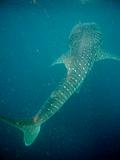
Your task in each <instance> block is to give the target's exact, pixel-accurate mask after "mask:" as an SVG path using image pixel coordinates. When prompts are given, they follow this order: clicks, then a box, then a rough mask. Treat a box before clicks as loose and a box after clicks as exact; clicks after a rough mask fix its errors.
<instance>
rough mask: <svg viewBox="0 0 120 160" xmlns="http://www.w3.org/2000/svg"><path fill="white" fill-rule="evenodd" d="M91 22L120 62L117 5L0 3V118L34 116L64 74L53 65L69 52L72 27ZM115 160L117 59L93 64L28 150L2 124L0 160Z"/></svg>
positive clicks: (118, 159)
mask: <svg viewBox="0 0 120 160" xmlns="http://www.w3.org/2000/svg"><path fill="white" fill-rule="evenodd" d="M79 22H81V23H84V22H95V23H96V24H97V25H98V26H100V29H101V32H102V33H103V49H105V51H107V52H110V53H111V54H113V55H115V56H117V57H120V1H119V0H96V1H95V0H33V1H32V0H18V1H16V0H1V1H0V114H1V115H6V116H8V117H11V118H18V119H19V118H21V119H22V118H27V117H28V118H29V117H32V116H33V115H34V114H35V113H36V112H37V111H38V110H39V109H40V107H41V105H42V104H43V102H44V101H45V100H46V99H47V97H48V96H49V94H50V93H51V91H52V90H54V88H55V87H56V86H57V85H58V84H59V82H60V81H61V80H62V79H63V77H65V74H66V69H65V68H64V66H63V65H56V66H54V67H51V64H52V63H53V62H54V61H55V60H56V59H57V58H58V57H59V56H60V55H62V54H64V53H66V51H67V50H68V45H69V44H68V37H69V33H70V31H71V29H72V28H73V27H74V25H76V24H77V23H79ZM9 159H12V160H14V159H15V160H16V159H17V160H28V159H29V160H33V159H35V160H39V159H40V160H49V159H52V160H58V159H61V160H63V159H66V160H67V159H74V160H79V159H80V160H120V62H117V61H112V60H105V61H100V62H97V63H95V65H94V67H93V69H92V70H91V72H90V74H89V75H88V76H87V78H86V79H85V81H84V83H83V85H82V87H81V90H80V92H79V93H75V94H74V95H73V96H72V97H71V98H70V99H69V100H68V101H67V103H66V104H65V105H64V106H63V108H62V109H61V110H60V111H59V112H58V113H56V114H55V116H53V117H52V118H51V119H50V120H49V121H47V123H45V124H44V125H42V127H41V131H40V134H39V136H38V138H37V139H36V141H35V142H34V143H33V144H32V145H31V146H30V147H26V146H25V145H24V143H23V136H22V133H21V132H20V131H18V130H17V129H15V128H13V127H11V126H9V125H7V124H5V123H3V122H0V160H9Z"/></svg>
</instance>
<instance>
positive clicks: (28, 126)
mask: <svg viewBox="0 0 120 160" xmlns="http://www.w3.org/2000/svg"><path fill="white" fill-rule="evenodd" d="M0 120H3V121H5V122H6V123H8V124H10V125H12V126H14V127H16V128H18V129H20V130H21V131H23V133H24V143H25V145H26V146H30V145H31V144H32V143H33V142H34V141H35V139H36V138H37V136H38V134H39V132H40V123H35V122H34V121H33V120H32V119H30V120H14V119H11V118H7V117H5V116H0Z"/></svg>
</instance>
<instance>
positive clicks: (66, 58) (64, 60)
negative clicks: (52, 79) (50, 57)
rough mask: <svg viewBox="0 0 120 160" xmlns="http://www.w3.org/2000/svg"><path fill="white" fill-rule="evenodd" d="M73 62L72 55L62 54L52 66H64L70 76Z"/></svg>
mask: <svg viewBox="0 0 120 160" xmlns="http://www.w3.org/2000/svg"><path fill="white" fill-rule="evenodd" d="M71 62H72V56H71V55H70V54H68V53H67V54H62V55H61V56H60V57H59V58H58V59H57V60H56V61H55V62H53V63H52V66H54V65H56V64H64V65H65V67H66V69H67V72H68V74H69V72H70V70H71Z"/></svg>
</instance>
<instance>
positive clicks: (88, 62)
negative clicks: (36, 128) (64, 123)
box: [35, 23, 101, 124]
mask: <svg viewBox="0 0 120 160" xmlns="http://www.w3.org/2000/svg"><path fill="white" fill-rule="evenodd" d="M100 47H101V33H100V31H99V29H98V27H97V25H96V24H95V23H84V24H77V25H76V26H75V27H74V28H73V30H72V31H71V33H70V36H69V50H68V52H67V53H68V55H67V58H69V64H68V65H67V64H65V65H66V66H67V70H68V74H67V75H66V77H65V79H64V81H63V83H61V84H60V85H59V86H58V87H57V88H56V89H55V90H54V91H53V92H52V93H51V95H50V97H49V98H48V99H47V101H46V102H45V103H44V104H43V106H42V107H41V109H40V111H39V112H38V113H37V115H36V116H35V120H36V121H39V122H40V123H41V124H42V123H44V122H46V120H48V119H49V118H50V117H51V116H53V115H54V114H55V113H56V112H57V111H58V110H59V109H60V108H61V107H62V106H63V105H64V103H65V102H66V101H67V100H68V99H69V98H70V97H71V95H73V94H74V93H75V92H76V91H77V90H78V89H79V87H80V86H81V85H82V83H83V81H84V79H85V78H86V75H87V74H88V73H89V71H90V70H91V68H92V66H93V64H94V62H95V61H96V59H97V58H98V56H97V51H98V50H99V48H100Z"/></svg>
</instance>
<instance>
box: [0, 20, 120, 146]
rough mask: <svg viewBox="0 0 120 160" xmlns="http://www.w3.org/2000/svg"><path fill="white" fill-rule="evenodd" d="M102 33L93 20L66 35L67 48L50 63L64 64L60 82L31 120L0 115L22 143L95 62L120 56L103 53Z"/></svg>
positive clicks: (30, 139)
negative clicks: (14, 130)
mask: <svg viewBox="0 0 120 160" xmlns="http://www.w3.org/2000/svg"><path fill="white" fill-rule="evenodd" d="M102 44H103V36H102V33H101V30H100V28H99V26H98V25H97V24H96V23H78V24H76V25H75V26H74V27H73V29H72V30H71V32H70V34H69V38H68V51H67V52H66V53H65V54H63V55H62V56H60V57H59V58H58V59H57V60H56V61H55V62H54V63H53V64H52V65H55V64H64V65H65V67H66V69H67V72H66V76H65V77H64V78H63V80H62V82H61V83H59V84H58V86H57V87H56V88H55V89H54V90H53V91H52V93H51V94H50V96H49V97H48V98H47V100H46V101H45V102H44V103H43V105H42V106H41V107H40V110H39V111H38V112H37V113H36V114H35V115H34V116H33V117H32V118H31V119H22V120H20V119H18V120H17V119H12V118H8V117H6V116H4V115H0V119H1V120H3V121H5V122H7V123H8V124H10V125H12V126H14V127H16V128H18V129H19V130H21V131H22V132H23V136H24V144H25V145H26V146H30V145H31V144H32V143H33V142H34V141H35V140H36V138H37V136H38V134H39V132H40V128H41V125H42V124H43V123H45V122H46V121H47V120H48V119H50V118H51V117H52V116H53V115H54V114H55V113H56V112H57V111H59V110H60V108H61V107H62V106H64V104H65V102H66V101H67V100H68V99H69V98H70V97H71V96H72V95H73V94H74V93H76V92H77V91H78V90H79V89H80V88H81V85H82V84H83V82H84V80H85V78H86V76H87V75H88V73H89V72H90V71H91V69H92V67H93V66H94V63H96V62H97V61H100V60H105V59H113V60H118V61H120V58H117V57H116V56H112V55H111V54H109V53H106V52H105V51H104V50H103V49H102Z"/></svg>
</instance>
